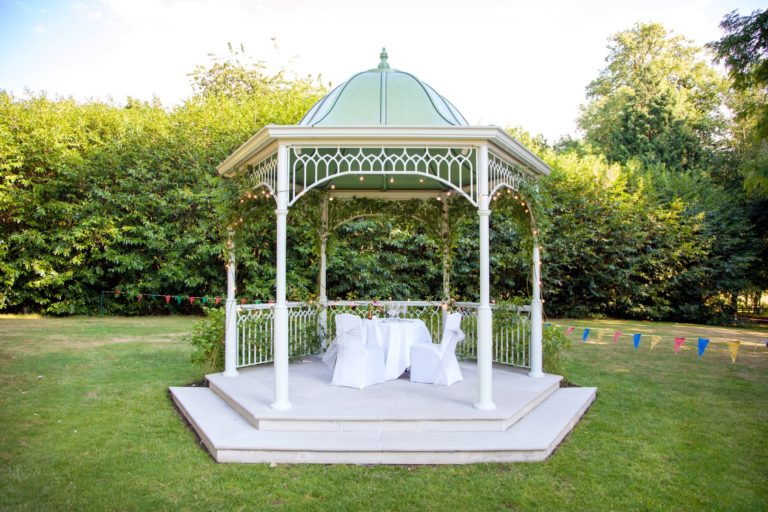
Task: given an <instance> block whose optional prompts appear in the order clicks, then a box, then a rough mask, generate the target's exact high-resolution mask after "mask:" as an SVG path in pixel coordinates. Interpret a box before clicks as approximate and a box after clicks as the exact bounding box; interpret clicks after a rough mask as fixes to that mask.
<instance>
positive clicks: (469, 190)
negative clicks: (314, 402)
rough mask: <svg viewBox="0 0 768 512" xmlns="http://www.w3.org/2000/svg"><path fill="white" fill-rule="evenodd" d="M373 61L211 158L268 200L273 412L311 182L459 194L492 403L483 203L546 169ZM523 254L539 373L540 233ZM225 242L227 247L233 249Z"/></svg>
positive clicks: (382, 192)
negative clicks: (298, 232)
mask: <svg viewBox="0 0 768 512" xmlns="http://www.w3.org/2000/svg"><path fill="white" fill-rule="evenodd" d="M380 58H381V62H380V63H379V65H378V67H377V68H375V69H371V70H368V71H364V72H361V73H358V74H356V75H354V76H352V77H351V78H350V79H349V80H347V81H346V82H344V83H343V84H341V85H340V86H338V87H336V88H335V89H334V90H333V91H331V92H330V93H329V94H328V95H327V96H325V97H324V98H323V99H321V100H320V101H319V102H318V103H317V104H315V106H313V107H312V109H311V110H310V111H309V112H308V113H307V114H306V116H305V117H304V118H303V119H302V120H301V122H300V123H299V124H298V125H295V126H266V127H264V128H263V129H261V130H260V131H259V132H258V133H256V134H255V135H254V136H253V137H251V138H250V139H249V140H248V141H246V142H245V143H244V144H243V145H242V146H240V147H239V148H238V149H237V150H235V152H234V153H232V155H230V156H229V157H228V158H227V159H226V160H224V161H223V162H222V163H221V164H220V165H219V166H218V171H219V173H220V174H221V175H223V176H226V177H234V176H238V175H245V176H246V177H247V179H248V183H249V187H250V189H249V190H253V189H257V188H260V187H263V188H264V189H266V193H267V194H268V195H269V196H271V197H273V198H274V200H275V202H276V209H275V214H276V225H277V240H276V243H277V251H276V253H277V263H276V294H275V299H276V300H275V304H274V335H273V345H274V401H273V402H272V404H271V407H272V408H273V409H277V410H286V409H289V408H291V401H290V397H289V366H288V358H289V352H288V342H289V328H288V326H289V325H288V320H289V317H288V303H287V301H286V244H287V239H286V238H287V237H286V225H287V216H288V212H289V210H290V207H291V206H292V205H294V204H295V203H296V201H298V200H299V199H300V198H301V197H302V196H303V195H304V194H306V193H307V192H309V191H310V190H313V189H317V190H321V191H323V193H324V194H325V199H324V201H323V209H322V215H323V221H324V223H325V224H326V225H327V218H328V209H327V204H328V203H327V200H329V199H344V198H352V197H354V198H374V199H389V200H398V199H431V200H436V199H437V200H441V199H443V200H444V199H446V198H447V197H448V196H450V195H451V194H458V195H460V196H463V197H464V198H465V199H466V200H467V201H469V202H470V203H471V204H472V205H473V206H474V207H476V208H477V214H478V217H479V241H480V251H479V252H480V254H479V269H480V283H479V288H480V302H479V305H478V308H477V309H478V312H477V371H478V384H477V387H478V389H477V401H476V403H475V404H474V406H475V407H476V408H478V409H481V410H492V409H494V407H495V405H494V401H493V397H492V378H493V371H492V362H493V361H492V352H491V350H492V334H493V333H492V329H493V326H492V315H493V312H492V307H491V301H490V296H491V295H490V291H491V290H490V243H489V217H490V215H491V208H490V205H491V199H492V198H493V197H494V195H495V194H497V193H498V192H500V191H502V189H505V188H506V189H510V190H513V191H515V192H519V191H520V188H521V184H522V182H524V181H530V180H535V179H537V178H538V177H540V176H542V175H546V174H548V173H549V167H548V166H547V165H546V164H545V163H544V162H542V161H541V160H540V159H539V158H537V157H536V156H535V155H534V154H532V153H531V152H530V151H528V150H527V149H526V148H525V147H524V146H522V145H521V144H520V143H519V142H517V141H516V140H514V139H513V138H512V137H510V136H509V135H508V134H507V133H506V132H505V131H504V130H502V129H500V128H498V127H494V126H469V125H468V124H467V122H466V120H465V119H464V118H463V117H462V115H461V114H460V113H459V112H458V110H457V109H456V108H455V107H454V106H453V105H452V104H451V103H450V102H449V101H447V100H446V99H445V98H443V97H442V96H440V95H439V94H438V93H437V92H435V90H434V89H432V88H431V87H430V86H428V85H427V84H425V83H424V82H422V81H420V80H419V79H418V78H416V77H415V76H413V75H411V74H409V73H405V72H402V71H398V70H395V69H392V68H390V67H389V64H388V62H387V54H386V51H382V53H381V55H380ZM531 229H532V236H533V239H534V244H533V251H532V258H533V266H532V268H533V275H532V299H531V326H530V332H531V346H530V372H529V374H528V375H529V376H530V377H532V378H539V377H543V376H544V374H543V372H542V303H541V297H540V288H539V286H540V277H539V267H540V262H539V248H538V241H537V233H536V229H535V227H534V226H533V225H532V228H531ZM230 248H231V246H230ZM321 252H322V254H321V257H320V262H321V265H320V267H321V268H320V290H319V292H320V302H321V304H323V305H325V304H326V303H327V302H328V298H327V296H326V292H325V251H324V246H323V247H322V249H321ZM234 263H235V261H234V250H231V251H230V257H229V263H228V272H227V275H228V295H227V310H226V311H227V330H226V340H225V372H224V375H225V376H228V377H234V376H237V375H238V372H237V360H236V350H237V346H236V343H237V342H236V338H237V331H236V329H237V326H236V322H235V318H236V314H237V312H236V308H237V305H236V301H235V274H234V272H235V265H234Z"/></svg>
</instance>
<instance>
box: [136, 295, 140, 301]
mask: <svg viewBox="0 0 768 512" xmlns="http://www.w3.org/2000/svg"><path fill="white" fill-rule="evenodd" d="M136 302H141V294H138V295H137V296H136Z"/></svg>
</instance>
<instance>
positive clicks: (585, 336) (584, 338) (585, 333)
mask: <svg viewBox="0 0 768 512" xmlns="http://www.w3.org/2000/svg"><path fill="white" fill-rule="evenodd" d="M587 338H589V327H585V328H584V334H582V335H581V341H583V342H584V343H586V342H587Z"/></svg>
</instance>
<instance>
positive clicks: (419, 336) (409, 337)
mask: <svg viewBox="0 0 768 512" xmlns="http://www.w3.org/2000/svg"><path fill="white" fill-rule="evenodd" d="M365 329H366V336H367V338H368V343H373V342H375V343H377V344H378V345H379V346H380V347H381V348H383V349H384V354H385V358H386V369H385V370H384V378H385V379H386V380H393V379H397V378H398V377H400V375H402V374H403V372H404V371H405V370H406V368H408V367H409V366H411V345H413V344H414V343H432V335H431V334H430V333H429V329H427V326H426V325H424V322H423V321H421V320H417V319H402V320H397V319H395V320H391V319H383V318H382V319H379V318H374V319H373V320H366V321H365Z"/></svg>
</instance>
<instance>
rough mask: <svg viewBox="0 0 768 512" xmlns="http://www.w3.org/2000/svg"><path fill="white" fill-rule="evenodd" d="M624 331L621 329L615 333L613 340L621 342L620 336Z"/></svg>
mask: <svg viewBox="0 0 768 512" xmlns="http://www.w3.org/2000/svg"><path fill="white" fill-rule="evenodd" d="M622 334H623V333H622V332H621V331H616V332H615V333H613V342H614V343H618V342H619V336H621V335H622Z"/></svg>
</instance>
